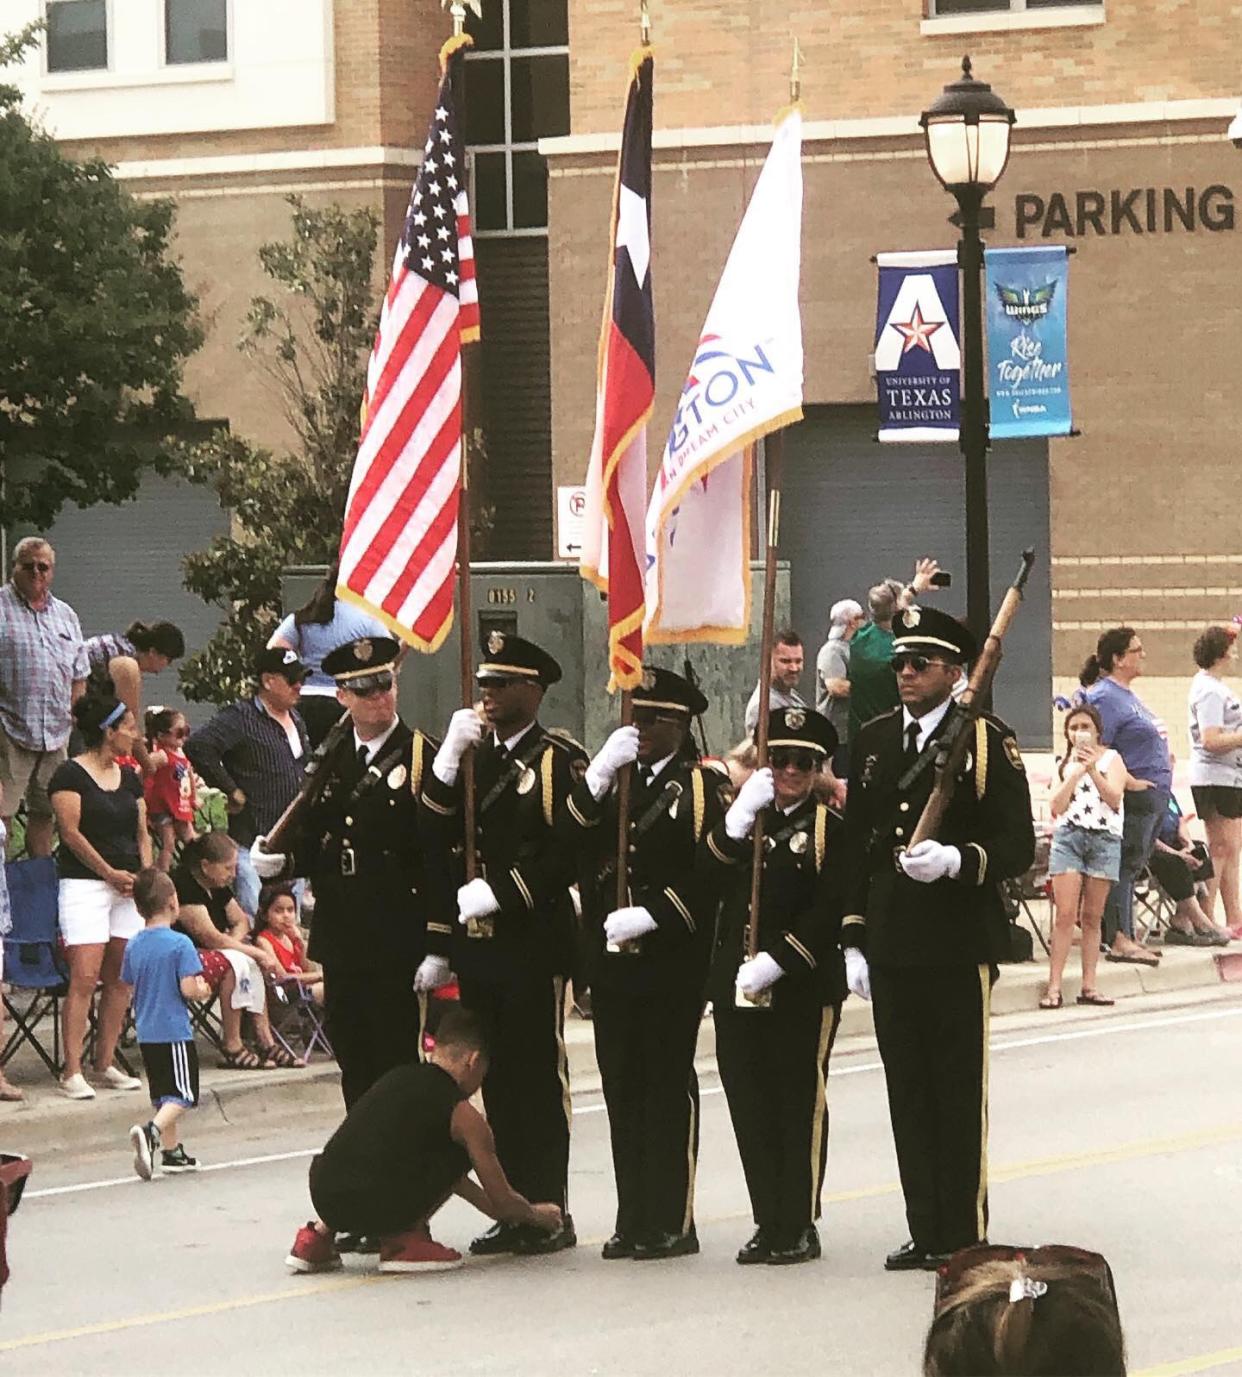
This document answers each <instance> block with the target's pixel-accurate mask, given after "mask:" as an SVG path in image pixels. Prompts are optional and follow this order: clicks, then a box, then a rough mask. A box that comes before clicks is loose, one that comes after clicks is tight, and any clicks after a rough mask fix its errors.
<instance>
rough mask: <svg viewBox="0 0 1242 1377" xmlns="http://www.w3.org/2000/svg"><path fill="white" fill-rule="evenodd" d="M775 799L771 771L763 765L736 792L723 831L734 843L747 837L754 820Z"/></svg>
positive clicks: (774, 787) (774, 786)
mask: <svg viewBox="0 0 1242 1377" xmlns="http://www.w3.org/2000/svg"><path fill="white" fill-rule="evenodd" d="M775 797H776V785H775V784H774V783H773V781H772V771H771V768H770V767H769V766H767V765H765V766H764V767H763V769H762V770H756V771H755V772H754V774H753V775H751V777H750V778H749V779H748V780H747V781H746V783H745V784H743V785H742V787H741V788H740V789H739V790H738V791H737V798H735V799H734V800H733V802H732V803H731V804H730V805H729V811H728V812H727V813H726V814H725V831H726V832H727V833H728V834H729V836H730V837H732V838H733V840H734V841H742V840H743V838H745V837H749V836H750V833H751V829H752V828H753V827H754V825H755V819H756V818H757V817H758V816H759V814H760V813H762V812H763V810H764V809H765V808H766V807H767V806H768V804H769V803H771V802H772V800H773V799H774V798H775Z"/></svg>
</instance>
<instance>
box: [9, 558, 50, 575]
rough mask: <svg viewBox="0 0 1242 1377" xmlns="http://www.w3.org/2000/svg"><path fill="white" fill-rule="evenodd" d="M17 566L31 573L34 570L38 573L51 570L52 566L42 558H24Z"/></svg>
mask: <svg viewBox="0 0 1242 1377" xmlns="http://www.w3.org/2000/svg"><path fill="white" fill-rule="evenodd" d="M17 567H18V568H19V569H24V570H25V571H26V572H27V573H28V574H33V573H35V572H36V571H37V572H38V573H40V574H50V573H51V572H52V566H51V565H50V564H49V563H48V562H47V561H46V560H44V559H24V560H22V562H21V563H20V564H19V565H18V566H17Z"/></svg>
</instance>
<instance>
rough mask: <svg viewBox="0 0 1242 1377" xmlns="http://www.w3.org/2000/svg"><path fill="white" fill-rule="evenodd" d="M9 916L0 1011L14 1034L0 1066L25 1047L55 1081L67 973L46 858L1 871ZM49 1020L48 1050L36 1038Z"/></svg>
mask: <svg viewBox="0 0 1242 1377" xmlns="http://www.w3.org/2000/svg"><path fill="white" fill-rule="evenodd" d="M4 873H5V878H6V880H7V881H8V886H9V904H10V907H11V908H12V910H13V928H12V931H11V932H9V934H8V935H7V936H6V937H5V939H4V978H5V980H6V982H7V983H8V985H9V988H10V994H7V995H5V996H4V1009H5V1012H6V1013H7V1014H8V1016H9V1018H10V1019H12V1021H13V1031H12V1032H11V1033H10V1034H9V1037H8V1039H7V1041H6V1042H5V1044H4V1046H3V1047H2V1048H0V1066H4V1065H7V1063H8V1061H9V1058H10V1057H12V1056H13V1054H14V1053H15V1052H16V1051H17V1049H18V1048H19V1047H21V1046H22V1045H23V1044H24V1043H29V1044H30V1046H31V1047H33V1048H34V1050H35V1051H36V1052H37V1053H38V1055H39V1056H40V1058H41V1059H42V1061H43V1064H44V1065H45V1066H46V1067H47V1069H48V1070H49V1071H50V1072H51V1073H52V1075H54V1076H59V1075H60V1072H61V1068H62V1067H63V1065H64V1058H63V1057H62V1055H61V1043H60V1001H61V999H62V997H63V996H64V995H65V994H66V992H67V991H68V989H69V972H68V970H67V969H66V967H65V966H64V964H63V961H62V958H61V953H60V946H59V940H60V931H59V928H58V925H57V904H58V896H59V892H60V882H59V877H58V876H57V873H56V862H55V861H54V860H53V859H52V858H51V857H50V856H40V857H36V858H34V859H31V860H25V861H9V862H8V863H7V864H6V865H5V867H4ZM16 990H27V991H30V993H31V998H30V999H29V1001H27V1002H26V1003H25V1004H23V1005H19V1004H18V1003H16V1002H15V1001H14V1000H13V999H12V998H11V993H12V992H13V991H16ZM49 1016H50V1017H51V1020H52V1050H51V1052H50V1053H49V1052H48V1050H47V1047H46V1046H45V1045H44V1043H43V1039H42V1038H41V1037H40V1036H39V1030H40V1025H41V1024H42V1023H43V1021H44V1020H45V1019H46V1018H48V1017H49Z"/></svg>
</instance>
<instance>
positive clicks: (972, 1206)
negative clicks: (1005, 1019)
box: [871, 965, 995, 1253]
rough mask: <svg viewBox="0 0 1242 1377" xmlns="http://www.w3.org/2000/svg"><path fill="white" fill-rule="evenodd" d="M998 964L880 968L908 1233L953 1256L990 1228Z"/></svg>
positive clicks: (883, 1035)
mask: <svg viewBox="0 0 1242 1377" xmlns="http://www.w3.org/2000/svg"><path fill="white" fill-rule="evenodd" d="M994 979H995V972H994V969H993V968H991V967H989V966H987V965H982V966H966V965H962V966H934V967H929V966H912V967H905V966H885V965H879V966H872V967H871V1002H872V1008H873V1010H874V1014H875V1033H876V1041H877V1043H878V1044H879V1048H880V1058H881V1060H882V1061H883V1062H884V1075H885V1079H886V1080H887V1082H888V1110H889V1117H890V1118H891V1120H892V1124H893V1140H894V1142H895V1144H896V1147H897V1166H898V1169H899V1171H900V1173H901V1189H902V1193H903V1194H904V1195H905V1198H906V1220H907V1222H908V1223H909V1226H910V1237H911V1238H912V1239H913V1240H914V1242H915V1243H916V1244H917V1245H918V1246H919V1247H920V1248H923V1249H926V1250H927V1251H928V1252H931V1253H950V1252H954V1251H956V1250H957V1249H958V1248H965V1247H968V1246H969V1245H970V1244H972V1243H978V1242H980V1241H981V1240H982V1239H984V1238H986V1237H987V1231H988V1178H987V1144H988V1022H989V1016H990V1012H991V994H992V982H993V980H994Z"/></svg>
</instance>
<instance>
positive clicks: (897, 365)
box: [875, 249, 962, 441]
mask: <svg viewBox="0 0 1242 1377" xmlns="http://www.w3.org/2000/svg"><path fill="white" fill-rule="evenodd" d="M876 262H877V263H878V264H879V268H880V298H879V308H878V310H877V311H876V328H875V382H876V388H877V390H878V392H879V399H880V431H879V438H880V439H881V440H887V441H903V440H904V441H916V440H917V441H928V440H931V441H954V440H956V439H957V429H958V424H959V421H960V417H961V407H962V351H961V347H960V344H959V340H960V338H961V336H960V333H959V329H958V322H959V310H958V268H957V253H956V251H955V250H953V249H944V250H941V249H933V250H928V251H925V252H920V253H881V254H878V255H877V256H876Z"/></svg>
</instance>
